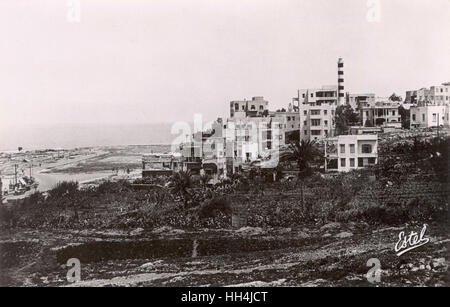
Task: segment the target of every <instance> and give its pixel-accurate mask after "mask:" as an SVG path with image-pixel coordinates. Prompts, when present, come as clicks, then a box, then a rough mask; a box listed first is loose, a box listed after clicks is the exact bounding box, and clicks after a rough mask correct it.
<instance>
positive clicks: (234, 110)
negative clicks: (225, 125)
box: [230, 96, 269, 118]
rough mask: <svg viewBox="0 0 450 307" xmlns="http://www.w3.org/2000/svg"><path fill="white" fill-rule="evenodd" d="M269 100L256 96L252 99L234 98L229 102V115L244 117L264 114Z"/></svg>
mask: <svg viewBox="0 0 450 307" xmlns="http://www.w3.org/2000/svg"><path fill="white" fill-rule="evenodd" d="M268 105H269V102H268V101H267V100H264V97H261V96H256V97H253V98H252V100H246V99H244V100H235V101H231V102H230V117H231V118H235V117H236V118H245V117H259V116H265V115H267V112H268V109H267V107H268Z"/></svg>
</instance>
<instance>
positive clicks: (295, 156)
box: [280, 140, 320, 213]
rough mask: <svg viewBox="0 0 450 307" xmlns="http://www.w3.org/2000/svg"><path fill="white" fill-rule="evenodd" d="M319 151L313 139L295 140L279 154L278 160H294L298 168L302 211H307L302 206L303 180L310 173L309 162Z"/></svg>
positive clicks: (314, 158)
mask: <svg viewBox="0 0 450 307" xmlns="http://www.w3.org/2000/svg"><path fill="white" fill-rule="evenodd" d="M319 155H320V153H319V150H318V149H317V146H316V143H315V142H314V141H309V140H308V141H305V140H301V141H295V142H292V143H290V144H289V149H288V150H287V151H285V152H283V153H281V154H280V161H282V162H285V161H295V162H297V166H298V168H299V173H298V180H299V181H300V204H301V208H302V211H303V212H304V213H307V212H306V210H305V207H304V204H305V199H304V180H305V179H306V178H307V177H309V176H310V175H311V174H312V168H311V163H312V162H313V161H314V160H316V158H317V157H319Z"/></svg>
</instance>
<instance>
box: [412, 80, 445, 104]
mask: <svg viewBox="0 0 450 307" xmlns="http://www.w3.org/2000/svg"><path fill="white" fill-rule="evenodd" d="M405 103H411V104H417V105H418V106H425V105H445V104H447V105H448V104H450V82H446V83H442V85H438V86H431V87H430V88H429V89H427V88H421V89H419V90H413V91H407V92H406V98H405Z"/></svg>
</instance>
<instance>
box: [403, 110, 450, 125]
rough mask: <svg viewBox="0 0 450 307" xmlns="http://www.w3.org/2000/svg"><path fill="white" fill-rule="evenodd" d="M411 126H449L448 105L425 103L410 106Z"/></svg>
mask: <svg viewBox="0 0 450 307" xmlns="http://www.w3.org/2000/svg"><path fill="white" fill-rule="evenodd" d="M410 125H411V128H431V127H439V126H444V127H448V126H450V121H449V105H425V106H413V107H411V108H410Z"/></svg>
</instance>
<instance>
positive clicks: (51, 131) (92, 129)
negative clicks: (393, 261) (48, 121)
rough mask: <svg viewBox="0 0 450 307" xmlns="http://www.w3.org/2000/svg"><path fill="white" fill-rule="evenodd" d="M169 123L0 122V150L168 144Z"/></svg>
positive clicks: (170, 140)
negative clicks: (12, 123)
mask: <svg viewBox="0 0 450 307" xmlns="http://www.w3.org/2000/svg"><path fill="white" fill-rule="evenodd" d="M171 127H172V124H169V123H167V124H165V123H162V124H159V123H158V124H108V125H94V124H83V125H82V124H68V125H65V124H57V125H45V124H44V125H16V126H8V127H3V126H1V125H0V151H2V152H8V151H10V152H13V151H17V150H18V148H19V147H22V150H24V151H28V150H43V149H73V148H81V147H98V146H126V145H154V144H163V145H164V144H165V145H170V144H172V142H173V141H174V140H175V139H176V138H177V136H178V135H174V134H172V133H171Z"/></svg>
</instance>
